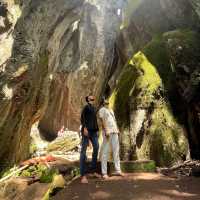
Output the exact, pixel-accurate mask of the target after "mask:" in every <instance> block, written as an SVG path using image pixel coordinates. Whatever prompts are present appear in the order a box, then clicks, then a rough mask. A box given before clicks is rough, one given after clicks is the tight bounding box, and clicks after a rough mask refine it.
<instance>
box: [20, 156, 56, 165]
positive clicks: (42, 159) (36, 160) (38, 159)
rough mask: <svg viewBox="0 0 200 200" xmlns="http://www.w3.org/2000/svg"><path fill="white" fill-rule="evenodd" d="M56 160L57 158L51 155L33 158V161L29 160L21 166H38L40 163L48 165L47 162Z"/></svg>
mask: <svg viewBox="0 0 200 200" xmlns="http://www.w3.org/2000/svg"><path fill="white" fill-rule="evenodd" d="M55 160H56V158H55V157H53V156H51V155H48V156H41V157H35V158H32V159H29V160H26V161H24V162H22V163H21V165H20V166H24V165H35V164H38V163H46V162H53V161H55Z"/></svg>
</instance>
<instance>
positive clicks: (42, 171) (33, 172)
mask: <svg viewBox="0 0 200 200" xmlns="http://www.w3.org/2000/svg"><path fill="white" fill-rule="evenodd" d="M56 174H58V171H57V170H56V169H51V168H48V167H47V166H46V165H43V164H39V165H34V166H30V167H29V168H28V169H26V170H23V171H22V172H21V173H20V174H19V176H21V177H31V176H35V177H38V178H40V182H42V183H50V182H51V181H52V180H53V177H54V176H55V175H56Z"/></svg>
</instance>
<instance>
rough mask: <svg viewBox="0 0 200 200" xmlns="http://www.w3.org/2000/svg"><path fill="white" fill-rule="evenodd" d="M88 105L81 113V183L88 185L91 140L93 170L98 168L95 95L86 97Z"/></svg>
mask: <svg viewBox="0 0 200 200" xmlns="http://www.w3.org/2000/svg"><path fill="white" fill-rule="evenodd" d="M86 102H87V105H86V106H85V107H84V108H83V110H82V113H81V125H82V131H81V133H82V144H81V145H82V146H81V154H80V173H81V183H88V180H87V177H86V175H85V173H86V150H87V146H88V144H89V140H90V141H91V143H92V146H93V153H92V163H91V170H93V171H94V170H95V169H96V166H97V156H98V150H99V143H98V134H97V133H98V130H99V128H98V124H97V117H96V109H95V107H94V102H95V98H94V96H93V95H89V96H87V97H86Z"/></svg>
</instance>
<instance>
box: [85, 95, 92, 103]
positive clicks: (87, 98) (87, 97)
mask: <svg viewBox="0 0 200 200" xmlns="http://www.w3.org/2000/svg"><path fill="white" fill-rule="evenodd" d="M90 96H93V94H92V93H90V94H89V95H87V96H86V97H85V101H86V102H87V103H88V102H89V97H90Z"/></svg>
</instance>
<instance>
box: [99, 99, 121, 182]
mask: <svg viewBox="0 0 200 200" xmlns="http://www.w3.org/2000/svg"><path fill="white" fill-rule="evenodd" d="M99 117H100V120H101V124H102V134H103V143H102V149H101V150H102V156H101V171H102V176H103V178H104V179H108V178H109V177H108V175H107V162H108V157H109V146H110V145H111V147H112V152H113V160H114V165H115V170H116V174H117V175H120V176H124V175H123V173H122V172H121V168H120V159H119V138H118V134H119V129H118V127H117V122H116V119H115V115H114V112H113V110H112V109H110V108H109V102H108V100H102V108H101V109H100V110H99Z"/></svg>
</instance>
